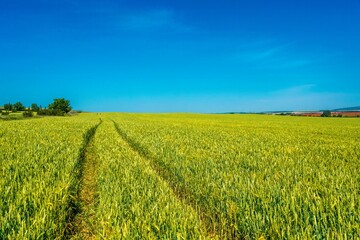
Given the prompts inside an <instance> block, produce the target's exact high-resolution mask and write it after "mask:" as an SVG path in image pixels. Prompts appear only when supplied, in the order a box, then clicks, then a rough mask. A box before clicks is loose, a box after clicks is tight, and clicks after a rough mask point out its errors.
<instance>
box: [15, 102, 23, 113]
mask: <svg viewBox="0 0 360 240" xmlns="http://www.w3.org/2000/svg"><path fill="white" fill-rule="evenodd" d="M24 110H25V106H24V105H23V104H22V103H21V102H16V103H14V105H13V106H12V111H13V112H17V111H24Z"/></svg>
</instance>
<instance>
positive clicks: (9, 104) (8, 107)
mask: <svg viewBox="0 0 360 240" xmlns="http://www.w3.org/2000/svg"><path fill="white" fill-rule="evenodd" d="M12 109H13V105H12V104H11V103H6V104H4V110H5V111H8V112H9V111H12Z"/></svg>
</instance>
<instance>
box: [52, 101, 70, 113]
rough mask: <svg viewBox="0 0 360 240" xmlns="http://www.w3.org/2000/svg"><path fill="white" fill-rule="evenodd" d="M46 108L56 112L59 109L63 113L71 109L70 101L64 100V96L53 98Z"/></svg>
mask: <svg viewBox="0 0 360 240" xmlns="http://www.w3.org/2000/svg"><path fill="white" fill-rule="evenodd" d="M48 108H49V109H50V110H54V111H56V112H58V111H61V112H64V113H68V112H70V111H71V106H70V101H69V100H66V99H65V98H56V99H54V102H53V103H50V104H49V107H48Z"/></svg>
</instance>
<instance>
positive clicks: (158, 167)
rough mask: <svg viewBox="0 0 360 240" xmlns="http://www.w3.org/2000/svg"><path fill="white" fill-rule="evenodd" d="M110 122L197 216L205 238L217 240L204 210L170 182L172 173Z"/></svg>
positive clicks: (186, 193)
mask: <svg viewBox="0 0 360 240" xmlns="http://www.w3.org/2000/svg"><path fill="white" fill-rule="evenodd" d="M112 121H113V123H114V126H115V129H116V131H117V132H118V134H119V135H120V137H121V138H122V139H123V140H124V141H125V142H127V143H128V144H129V146H130V147H131V149H132V150H133V151H135V152H137V153H138V154H139V155H140V156H141V157H143V158H144V159H146V160H148V161H149V162H150V166H151V168H152V169H153V170H154V171H155V172H156V173H157V174H158V176H159V177H160V178H161V179H162V180H163V181H165V182H166V183H167V184H168V185H169V187H170V188H171V190H172V192H173V193H174V195H175V196H176V198H178V199H179V201H180V202H183V203H184V204H186V205H188V206H189V207H190V208H192V209H193V210H194V211H195V212H196V213H198V214H199V216H200V219H201V225H202V228H203V230H204V231H205V233H206V235H207V237H209V238H216V239H217V234H216V232H215V231H211V228H210V226H208V225H207V224H206V223H207V214H206V212H205V211H204V209H202V208H201V207H200V206H199V205H197V204H196V202H195V201H194V200H191V198H189V196H190V192H189V190H187V189H186V188H184V187H182V186H180V185H179V184H176V183H175V182H174V181H172V177H173V176H172V173H171V172H170V171H169V170H168V169H167V168H166V167H165V166H162V165H163V163H161V161H160V160H158V159H157V158H156V157H155V156H154V155H153V154H152V153H151V152H150V151H149V150H148V149H146V148H144V147H143V146H141V144H140V143H138V142H136V141H135V140H134V139H132V138H131V137H129V136H128V135H127V134H126V132H125V131H123V130H122V129H121V128H120V127H119V126H118V124H117V123H116V122H115V121H114V120H112Z"/></svg>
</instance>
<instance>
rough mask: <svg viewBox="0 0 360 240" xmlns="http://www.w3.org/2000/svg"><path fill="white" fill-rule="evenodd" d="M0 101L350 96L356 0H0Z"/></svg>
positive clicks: (355, 69) (334, 99)
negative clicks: (60, 98) (62, 98)
mask: <svg viewBox="0 0 360 240" xmlns="http://www.w3.org/2000/svg"><path fill="white" fill-rule="evenodd" d="M0 23H1V24H0V83H1V90H2V91H1V93H0V105H2V104H3V103H6V102H15V101H21V102H23V103H24V104H26V105H30V104H31V103H32V102H36V103H38V104H42V105H46V104H47V103H49V102H51V101H52V99H53V98H58V97H65V98H68V99H70V100H71V102H72V105H73V107H74V108H75V109H83V110H89V111H128V112H227V111H265V110H288V109H296V110H309V109H331V108H337V107H345V106H358V105H360V91H359V90H360V1H359V0H341V1H340V0H338V1H325V0H317V1H314V0H303V1H295V0H278V1H276V0H275V1H268V0H252V1H245V0H243V1H241V0H236V1H235V0H232V1H230V0H223V1H213V0H191V1H190V0H174V1H159V0H155V1H145V0H143V1H130V0H129V1H125V0H122V1H121V0H120V1H115V0H102V1H100V0H98V1H94V0H87V1H82V0H52V1H50V0H49V1H47V0H32V1H28V0H26V1H25V0H1V1H0Z"/></svg>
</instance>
